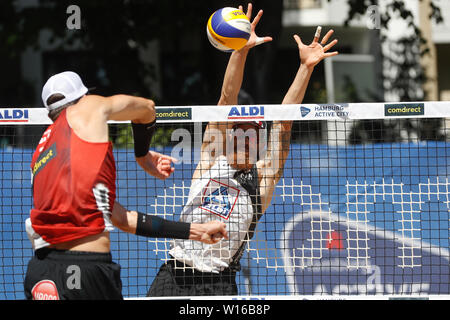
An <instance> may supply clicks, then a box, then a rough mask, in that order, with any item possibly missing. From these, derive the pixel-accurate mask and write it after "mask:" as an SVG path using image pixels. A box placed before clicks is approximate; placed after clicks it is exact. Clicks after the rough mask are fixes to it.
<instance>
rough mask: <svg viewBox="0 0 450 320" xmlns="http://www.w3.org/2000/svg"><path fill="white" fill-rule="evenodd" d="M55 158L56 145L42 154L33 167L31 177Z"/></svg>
mask: <svg viewBox="0 0 450 320" xmlns="http://www.w3.org/2000/svg"><path fill="white" fill-rule="evenodd" d="M55 156H56V145H55V144H53V145H52V146H51V147H50V148H48V149H47V150H46V151H45V152H44V153H42V154H41V155H40V156H39V158H38V159H37V161H36V163H35V164H34V166H33V176H35V175H36V174H37V173H38V172H39V171H41V170H42V168H44V167H45V166H46V165H47V163H49V162H50V160H52V159H53V158H54V157H55Z"/></svg>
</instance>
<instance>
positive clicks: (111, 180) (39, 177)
mask: <svg viewBox="0 0 450 320" xmlns="http://www.w3.org/2000/svg"><path fill="white" fill-rule="evenodd" d="M31 170H32V176H33V199H34V205H33V208H32V210H31V213H30V219H31V224H32V227H33V229H34V231H35V232H36V233H37V234H38V235H39V236H40V237H41V238H42V240H44V241H45V242H46V243H48V244H56V243H61V242H66V241H71V240H75V239H79V238H83V237H86V236H89V235H95V234H99V233H102V232H103V231H110V230H112V229H113V226H112V224H111V221H110V216H111V211H112V208H113V205H114V201H115V197H116V186H115V180H116V168H115V162H114V156H113V153H112V144H111V142H105V143H92V142H87V141H84V140H82V139H81V138H79V137H78V136H77V135H76V134H75V132H74V131H73V130H72V129H71V128H70V126H69V124H68V122H67V118H66V110H63V111H62V112H61V114H60V115H59V117H58V118H57V120H56V121H55V122H54V123H53V124H52V125H51V126H49V127H48V128H47V130H46V131H45V132H44V134H43V136H42V138H41V140H40V142H39V145H38V147H37V149H36V151H35V152H34V154H33V158H32V161H31Z"/></svg>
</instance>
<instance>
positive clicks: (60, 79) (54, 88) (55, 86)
mask: <svg viewBox="0 0 450 320" xmlns="http://www.w3.org/2000/svg"><path fill="white" fill-rule="evenodd" d="M88 91H89V90H88V88H86V86H85V85H84V84H83V81H81V78H80V76H79V75H78V74H76V73H75V72H72V71H65V72H61V73H58V74H55V75H53V76H51V77H50V78H49V79H48V80H47V82H46V83H45V85H44V87H43V88H42V102H43V103H44V105H45V107H46V108H47V109H48V110H49V111H51V110H54V109H56V108H59V107H61V106H63V105H65V104H67V103H69V102H72V101H75V100H77V99H78V98H81V97H82V96H84V95H85V94H86V93H87V92H88ZM57 93H59V94H62V95H63V96H64V99H62V100H59V101H57V102H55V103H52V104H51V105H47V100H48V98H50V97H51V96H52V95H54V94H57Z"/></svg>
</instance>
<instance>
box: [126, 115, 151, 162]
mask: <svg viewBox="0 0 450 320" xmlns="http://www.w3.org/2000/svg"><path fill="white" fill-rule="evenodd" d="M131 128H132V130H133V138H134V155H135V156H136V158H138V157H143V156H145V155H146V154H147V153H148V150H149V149H150V142H151V141H152V137H153V134H154V133H155V129H156V119H155V120H154V121H153V122H150V123H134V122H131Z"/></svg>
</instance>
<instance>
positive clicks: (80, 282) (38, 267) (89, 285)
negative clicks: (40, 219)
mask: <svg viewBox="0 0 450 320" xmlns="http://www.w3.org/2000/svg"><path fill="white" fill-rule="evenodd" d="M24 287H25V296H26V298H27V299H30V300H31V299H35V300H122V299H123V296H122V281H121V279H120V266H119V265H118V264H116V263H114V262H113V261H112V257H111V253H96V252H80V251H69V250H55V249H47V248H44V249H39V250H36V253H35V255H34V257H33V258H32V259H31V260H30V262H29V263H28V268H27V274H26V276H25V282H24Z"/></svg>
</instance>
